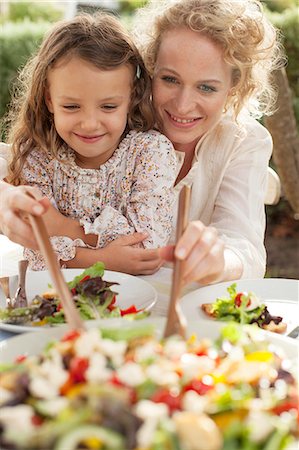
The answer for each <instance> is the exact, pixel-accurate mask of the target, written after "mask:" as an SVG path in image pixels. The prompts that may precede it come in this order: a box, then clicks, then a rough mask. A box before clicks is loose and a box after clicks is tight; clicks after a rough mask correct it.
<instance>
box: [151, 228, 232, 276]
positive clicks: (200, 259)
mask: <svg viewBox="0 0 299 450" xmlns="http://www.w3.org/2000/svg"><path fill="white" fill-rule="evenodd" d="M160 255H161V257H162V258H163V259H165V260H167V261H174V257H176V258H178V259H180V260H184V261H185V267H184V274H183V280H184V283H190V282H192V281H198V282H200V283H201V284H209V283H213V282H216V281H222V280H223V279H224V277H225V275H224V272H225V256H224V255H225V251H224V243H223V241H222V240H221V239H220V238H219V237H218V233H217V230H216V229H215V228H213V227H206V226H205V225H204V224H203V223H202V222H200V221H195V222H191V223H190V224H189V225H188V227H187V228H186V230H185V232H184V233H183V235H182V237H181V238H180V240H179V242H178V243H177V245H176V247H175V248H174V246H167V247H164V248H162V249H160ZM236 278H237V277H236Z"/></svg>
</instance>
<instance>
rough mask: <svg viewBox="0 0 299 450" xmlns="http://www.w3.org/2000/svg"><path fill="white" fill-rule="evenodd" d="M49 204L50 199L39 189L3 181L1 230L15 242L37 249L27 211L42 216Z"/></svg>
mask: <svg viewBox="0 0 299 450" xmlns="http://www.w3.org/2000/svg"><path fill="white" fill-rule="evenodd" d="M28 194H30V195H28ZM31 196H33V197H34V198H32V197H31ZM49 205H50V202H49V200H48V199H47V198H43V197H42V195H41V193H40V192H39V190H38V189H36V188H34V187H30V186H11V185H10V184H7V183H5V182H4V181H1V182H0V230H1V232H2V233H3V234H5V235H6V236H7V237H8V238H9V239H11V240H12V241H13V242H16V243H17V244H21V245H23V246H24V247H28V248H33V249H35V250H37V249H38V245H37V242H36V240H35V238H34V234H33V232H32V228H31V226H30V224H29V222H28V219H26V213H27V214H28V213H29V214H33V215H35V216H41V215H42V214H44V213H45V212H46V210H47V208H48V207H49Z"/></svg>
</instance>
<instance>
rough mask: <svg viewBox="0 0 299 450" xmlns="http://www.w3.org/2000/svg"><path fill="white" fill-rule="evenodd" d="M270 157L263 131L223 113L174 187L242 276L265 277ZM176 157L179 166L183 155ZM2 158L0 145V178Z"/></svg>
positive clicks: (0, 175) (249, 120)
mask: <svg viewBox="0 0 299 450" xmlns="http://www.w3.org/2000/svg"><path fill="white" fill-rule="evenodd" d="M271 153H272V139H271V136H270V134H269V132H268V131H267V130H266V128H264V127H263V126H262V125H260V124H259V123H258V122H257V121H256V120H255V119H253V118H251V117H250V116H249V115H248V114H247V113H245V112H244V113H242V114H241V115H240V116H239V117H238V124H237V123H236V122H235V121H233V120H232V118H231V117H230V116H229V115H228V114H227V115H225V116H223V118H222V120H221V121H220V122H219V123H218V125H217V126H216V127H215V128H214V129H213V130H211V131H210V132H209V133H208V134H207V135H205V136H204V137H203V138H201V140H200V141H199V142H198V144H197V146H196V150H195V156H194V160H193V165H192V168H191V170H190V171H189V173H188V175H187V176H186V177H185V178H184V179H183V180H182V181H181V182H180V183H179V184H178V185H177V186H176V188H175V189H176V190H177V192H179V190H180V188H181V187H182V184H183V183H188V184H191V185H192V194H191V208H190V220H201V221H202V222H203V223H204V224H205V225H211V226H213V227H215V228H217V230H218V232H219V235H220V236H221V238H222V239H223V240H224V241H225V244H226V247H227V248H230V249H231V250H233V251H234V252H235V253H236V254H237V255H238V257H239V258H240V259H241V261H242V263H243V275H242V278H256V277H263V276H264V273H265V268H266V251H265V247H264V233H265V207H264V198H265V192H266V188H267V167H268V163H269V159H270V156H271ZM177 155H178V159H179V162H180V164H181V165H182V164H183V160H184V153H181V152H177ZM8 156H9V145H6V144H0V178H4V177H5V175H6V173H7V159H8ZM176 208H177V205H176ZM176 216H177V215H176V214H175V215H174V218H175V220H176Z"/></svg>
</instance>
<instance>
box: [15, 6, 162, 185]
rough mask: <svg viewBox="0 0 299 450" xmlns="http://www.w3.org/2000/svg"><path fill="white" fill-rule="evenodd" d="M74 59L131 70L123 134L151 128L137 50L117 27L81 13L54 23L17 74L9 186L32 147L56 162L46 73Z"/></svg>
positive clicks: (111, 20) (107, 18) (57, 144)
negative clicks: (130, 88)
mask: <svg viewBox="0 0 299 450" xmlns="http://www.w3.org/2000/svg"><path fill="white" fill-rule="evenodd" d="M74 56H75V57H78V58H81V59H83V60H85V61H87V62H89V63H91V64H93V65H94V66H96V67H97V68H99V69H101V70H111V69H115V68H117V67H119V66H122V65H124V64H126V65H129V66H131V67H132V69H133V70H132V73H133V74H134V77H133V80H132V92H131V102H130V106H129V113H128V120H127V127H126V130H125V133H127V132H128V131H129V130H132V129H134V130H137V131H147V130H149V129H150V128H152V127H153V126H154V114H153V110H152V104H151V99H150V96H151V80H150V77H149V75H148V72H147V70H146V69H145V66H144V63H143V60H142V58H141V56H140V53H139V51H138V50H137V47H136V46H135V44H134V42H133V40H132V38H131V36H130V35H129V33H128V32H127V31H126V30H125V28H123V26H122V25H121V23H120V22H119V21H118V20H117V19H116V18H115V17H113V16H111V15H109V14H107V13H99V14H96V15H93V16H91V15H88V14H81V15H79V16H77V17H75V18H73V19H71V20H64V21H60V22H57V24H55V25H54V27H53V28H52V29H51V30H50V31H49V32H48V33H47V35H46V36H45V38H44V40H43V43H42V44H41V47H40V48H39V51H38V52H37V54H36V55H35V56H33V57H32V58H31V59H30V60H29V61H28V63H27V64H26V66H25V67H24V69H23V70H22V71H21V73H20V76H19V78H18V82H17V86H16V91H15V96H14V100H13V101H12V105H11V109H10V112H9V114H8V116H7V119H6V120H7V123H8V129H9V133H8V142H9V143H11V144H12V155H11V161H10V164H9V169H8V177H7V180H8V181H9V182H10V183H12V184H15V185H18V184H20V182H21V180H20V176H21V171H22V168H23V165H24V163H25V160H26V158H27V156H28V154H29V153H30V152H31V151H32V150H33V149H34V148H39V149H40V150H41V151H45V152H50V153H51V154H52V155H53V156H54V157H57V152H58V150H59V148H61V147H63V146H65V145H66V144H65V142H64V141H63V140H62V139H61V137H60V136H59V135H58V133H57V132H56V129H55V126H54V120H53V115H52V114H51V113H50V112H49V111H48V108H47V105H46V101H45V99H46V95H45V94H46V89H47V77H48V73H49V71H50V70H51V68H52V67H53V66H55V64H57V62H58V61H60V60H61V59H62V58H71V57H74ZM78 70H80V66H79V67H78ZM125 133H124V134H125Z"/></svg>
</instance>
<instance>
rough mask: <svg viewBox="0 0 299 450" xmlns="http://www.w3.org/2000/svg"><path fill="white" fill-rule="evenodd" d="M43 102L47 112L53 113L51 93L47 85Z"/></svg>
mask: <svg viewBox="0 0 299 450" xmlns="http://www.w3.org/2000/svg"><path fill="white" fill-rule="evenodd" d="M45 102H46V105H47V108H48V110H49V112H50V113H52V114H53V113H54V110H53V104H52V100H51V95H50V91H49V88H48V87H47V88H46V92H45Z"/></svg>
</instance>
